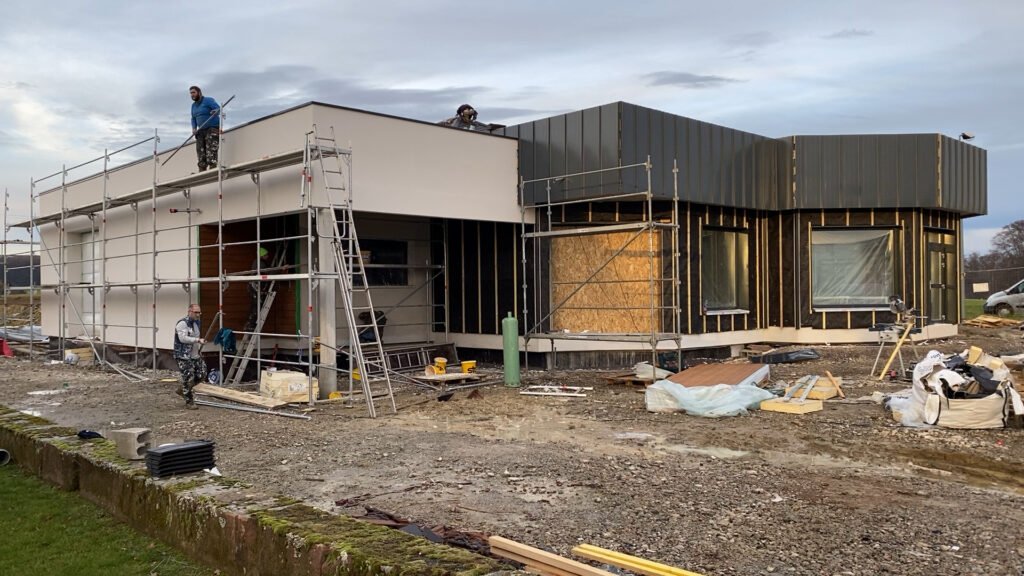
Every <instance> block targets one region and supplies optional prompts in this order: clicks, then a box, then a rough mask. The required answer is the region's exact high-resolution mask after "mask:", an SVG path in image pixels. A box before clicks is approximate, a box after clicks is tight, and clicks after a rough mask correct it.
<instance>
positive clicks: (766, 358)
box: [750, 348, 820, 364]
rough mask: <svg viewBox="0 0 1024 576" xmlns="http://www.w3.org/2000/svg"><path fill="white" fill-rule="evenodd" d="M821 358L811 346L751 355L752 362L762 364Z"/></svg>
mask: <svg viewBox="0 0 1024 576" xmlns="http://www.w3.org/2000/svg"><path fill="white" fill-rule="evenodd" d="M818 358H820V356H818V352H817V351H815V350H812V349H810V348H804V349H802V350H791V351H789V352H772V353H768V354H762V355H761V356H751V357H750V361H751V362H759V363H761V364H788V363H790V362H802V361H804V360H817V359H818Z"/></svg>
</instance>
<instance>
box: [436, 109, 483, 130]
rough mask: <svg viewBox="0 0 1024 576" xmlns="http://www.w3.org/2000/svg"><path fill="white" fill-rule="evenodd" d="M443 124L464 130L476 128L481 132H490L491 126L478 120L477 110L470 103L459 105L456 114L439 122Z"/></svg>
mask: <svg viewBox="0 0 1024 576" xmlns="http://www.w3.org/2000/svg"><path fill="white" fill-rule="evenodd" d="M438 124H440V125H441V126H447V127H449V128H460V129H462V130H476V131H479V132H490V131H491V128H490V126H488V125H487V124H484V123H483V122H477V121H476V110H474V109H473V107H472V106H470V105H469V104H463V105H462V106H459V109H458V110H456V111H455V116H454V117H452V118H448V119H447V120H442V121H440V122H438Z"/></svg>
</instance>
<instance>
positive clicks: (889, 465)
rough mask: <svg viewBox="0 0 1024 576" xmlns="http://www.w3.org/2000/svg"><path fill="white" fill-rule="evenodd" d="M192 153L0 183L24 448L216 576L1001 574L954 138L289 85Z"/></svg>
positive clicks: (1022, 379) (1006, 445)
mask: <svg viewBox="0 0 1024 576" xmlns="http://www.w3.org/2000/svg"><path fill="white" fill-rule="evenodd" d="M230 102H231V99H228V100H227V101H226V102H225V104H224V106H223V107H222V108H221V110H220V114H221V115H222V123H221V124H220V125H221V126H224V124H223V114H224V109H230ZM473 120H474V122H475V116H474V118H473ZM481 126H484V125H481ZM218 150H219V155H218V157H217V162H216V166H214V167H213V169H209V170H200V171H198V172H197V171H195V168H194V161H195V160H194V158H195V151H194V150H193V144H192V143H191V142H190V141H189V140H186V142H185V144H183V145H182V146H179V147H177V148H175V147H173V146H168V145H166V143H163V142H161V137H160V135H159V133H155V132H154V134H153V136H151V137H149V138H147V139H144V140H141V141H139V142H136V143H133V144H131V145H129V146H126V147H120V148H118V149H117V150H104V151H103V152H102V154H100V155H98V156H97V157H96V158H95V159H93V160H91V161H88V162H85V163H82V164H79V165H75V166H63V167H61V169H60V170H59V171H56V172H53V173H51V174H49V175H43V176H40V177H39V178H35V179H33V180H32V182H31V183H30V185H29V187H28V189H27V190H25V191H24V195H25V197H27V198H28V205H29V207H30V210H31V213H30V214H29V217H28V219H18V218H11V217H9V209H8V200H9V198H10V195H11V193H13V194H15V195H17V194H18V193H19V192H18V191H11V192H9V193H7V194H6V195H5V202H4V213H3V220H4V226H3V230H4V237H3V243H4V248H5V251H4V262H3V268H4V272H3V273H4V282H3V286H4V291H3V306H4V313H3V331H2V333H0V341H2V342H3V356H4V357H2V358H0V367H2V371H3V375H4V376H3V378H2V379H3V386H0V452H2V453H6V454H8V457H9V458H10V460H11V461H12V462H13V463H15V464H18V465H20V466H23V467H25V468H26V469H30V470H32V471H33V472H35V473H37V474H38V475H40V476H42V477H44V478H46V479H48V480H49V481H51V482H52V483H55V484H57V485H59V486H61V487H62V488H66V489H70V490H79V491H81V492H82V494H83V496H84V497H86V498H87V499H90V500H93V501H95V502H97V503H98V504H100V505H101V506H102V507H104V508H106V509H108V510H109V511H110V512H111V513H112V514H113V515H114V516H115V517H119V518H120V519H122V520H123V521H125V522H127V523H128V524H130V525H132V526H134V527H135V528H137V529H139V530H141V531H143V532H146V533H149V534H151V535H153V536H155V537H158V538H160V539H163V540H165V541H167V542H168V543H169V544H172V545H174V546H177V547H178V548H181V549H182V550H183V551H184V552H185V553H186V554H188V555H189V556H191V557H193V558H195V559H197V560H199V561H201V562H203V563H204V564H207V565H209V566H210V567H212V568H216V569H219V570H220V571H221V573H223V574H243V573H244V574H355V573H359V574H369V573H372V574H386V573H393V570H395V569H397V570H398V571H399V572H401V573H406V574H413V573H416V574H419V573H423V574H455V573H459V574H487V573H493V572H497V571H501V570H513V569H524V570H526V571H528V572H532V573H539V574H551V575H564V574H588V575H591V576H598V575H603V574H609V573H616V574H622V573H636V574H649V575H658V576H660V575H662V574H674V575H685V574H704V575H712V574H716V575H717V574H766V573H780V574H844V575H845V574H852V575H861V574H864V575H868V574H908V575H913V574H921V575H925V574H1008V575H1009V574H1021V573H1022V572H1021V571H1022V570H1024V541H1022V540H1021V538H1020V536H1019V534H1020V528H1019V527H1020V525H1021V524H1022V522H1024V512H1022V510H1024V505H1022V504H1024V422H1022V418H1024V405H1022V403H1021V398H1020V390H1021V389H1022V388H1021V385H1022V383H1024V371H1022V369H1024V342H1022V332H1021V331H1020V322H1019V321H1018V320H1014V319H1010V318H999V317H982V318H983V319H982V320H971V319H969V318H968V317H967V315H966V313H965V311H964V305H963V298H964V290H963V286H962V281H961V279H962V277H963V258H962V253H963V220H964V219H966V218H970V217H972V216H977V215H981V214H984V213H985V212H986V210H987V196H986V195H987V176H986V173H987V168H986V153H985V151H984V150H983V149H981V148H978V147H976V146H973V145H972V144H970V143H968V142H965V141H962V140H958V139H955V138H950V137H947V136H944V135H941V134H885V135H824V136H820V135H815V136H799V135H798V136H788V137H784V138H770V137H766V136H761V135H758V134H752V133H749V132H743V131H740V130H735V129H732V128H726V127H722V126H717V125H714V124H710V123H707V122H702V121H699V120H694V119H691V118H686V117H682V116H677V115H674V114H670V113H667V112H662V111H658V110H653V109H649V108H644V107H641V106H636V105H633V104H629V103H625V102H616V103H612V104H607V105H604V106H600V107H595V108H589V109H585V110H580V111H577V112H571V113H566V114H560V115H557V116H552V117H548V118H542V119H538V120H534V121H531V122H527V123H524V124H519V125H514V126H498V125H486V128H485V129H474V124H472V123H471V124H470V125H469V129H458V128H453V127H449V126H439V125H436V124H431V123H426V122H420V121H416V120H410V119H407V118H399V117H394V116H388V115H382V114H377V113H373V112H369V111H364V110H356V109H352V108H346V107H341V106H336V105H331V104H325V103H319V102H310V103H308V104H304V105H302V106H298V107H295V108H290V109H287V110H283V111H281V112H278V113H276V114H273V115H270V116H266V117H263V118H260V119H257V120H253V121H251V122H249V123H246V124H242V125H240V126H234V127H231V128H230V129H226V130H224V131H222V132H221V133H220V135H219V147H218ZM140 151H145V152H144V153H142V152H140ZM125 158H129V159H127V160H126V159H125ZM11 230H17V231H23V234H25V235H27V237H28V239H27V240H25V239H22V240H14V239H12V238H11V237H9V236H8V233H9V231H11ZM11 246H18V250H17V254H18V255H19V257H20V259H19V260H17V261H14V259H13V258H12V259H11V260H10V261H9V254H10V253H11V250H8V248H10V247H11ZM23 254H26V255H27V258H25V257H23V256H22V255H23ZM15 273H20V274H22V275H23V276H26V277H27V280H22V281H20V282H15V283H11V282H9V281H8V277H9V275H10V274H15ZM190 305H198V306H201V307H202V308H203V312H204V315H203V316H202V317H201V320H200V321H199V322H200V324H199V327H198V330H199V333H200V334H202V336H203V340H204V341H205V342H203V343H202V346H201V350H200V354H201V359H202V362H203V363H204V365H205V369H204V374H203V378H202V380H203V383H202V384H198V385H197V386H195V387H194V391H195V393H196V398H197V399H196V400H195V404H196V405H197V406H198V409H197V410H194V411H186V406H185V404H184V403H183V402H182V398H181V397H180V396H179V395H176V394H175V392H180V389H181V383H180V375H179V372H178V366H177V365H176V364H175V353H174V348H175V341H176V337H175V331H176V325H177V324H179V322H180V321H181V320H182V318H183V317H186V319H187V316H188V314H189V313H190ZM968 320H970V323H969V324H965V322H967V321H968ZM33 431H35V432H33ZM75 431H95V432H96V433H97V435H98V436H100V438H91V439H90V438H86V437H84V436H82V435H81V434H80V433H79V434H78V435H77V436H78V438H75V436H76V434H75ZM5 443H6V445H5ZM198 444H202V446H201V449H202V450H204V451H206V450H213V452H212V453H207V452H204V453H203V454H204V455H203V458H202V459H201V460H202V464H201V466H200V465H199V464H197V462H199V460H196V459H195V458H196V456H194V455H193V456H187V455H185V453H184V452H182V453H181V454H179V455H177V456H176V455H175V454H174V449H175V446H180V447H182V449H183V450H184V449H186V448H192V447H195V446H198ZM214 446H215V448H213V447H214ZM55 450H56V451H58V452H59V454H60V455H53V454H51V452H53V451H55ZM115 454H116V455H115ZM147 454H148V455H147ZM161 457H164V464H166V465H167V466H170V468H163V469H162V468H161V467H160V466H161V464H160V462H159V459H160V458H161ZM214 458H215V460H214ZM188 463H191V464H193V466H192V467H191V468H189V467H188V466H185V464H188ZM214 464H215V466H216V469H215V471H214V472H213V473H211V472H210V470H211V469H212V468H213V465H214ZM179 465H181V466H184V467H176V466H179ZM167 470H170V472H168V471H167ZM101 480H102V481H101ZM161 510H163V511H164V512H160V511H161ZM167 510H172V511H173V513H171V512H166V511H167ZM182 518H185V519H196V520H194V521H193V520H182ZM350 519H355V520H357V521H358V522H354V523H350ZM218 522H219V528H218ZM366 525H370V526H373V529H374V530H376V531H374V532H366V531H365V530H369V529H365V528H364V526H366ZM378 532H379V533H378ZM275 537H279V538H278V540H280V541H278V540H274V538H275ZM256 542H259V543H260V546H265V550H264V549H263V548H261V547H260V546H256V545H255V543H256ZM426 542H430V543H429V544H427V543H426ZM413 550H414V551H415V554H412V555H411V556H410V552H409V551H413ZM413 557H414V558H413ZM624 571H625V572H624Z"/></svg>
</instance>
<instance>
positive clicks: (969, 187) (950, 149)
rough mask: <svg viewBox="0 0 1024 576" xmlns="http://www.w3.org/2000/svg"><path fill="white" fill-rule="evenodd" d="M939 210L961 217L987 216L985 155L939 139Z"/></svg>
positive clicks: (965, 146)
mask: <svg viewBox="0 0 1024 576" xmlns="http://www.w3.org/2000/svg"><path fill="white" fill-rule="evenodd" d="M940 139H941V146H942V167H941V170H942V202H943V204H942V207H943V208H946V209H949V210H953V211H957V212H963V213H965V214H972V215H973V214H985V213H986V212H987V203H988V193H987V188H986V184H987V170H988V167H987V163H986V155H987V152H986V151H985V150H983V149H981V148H978V147H977V146H973V145H971V144H969V143H967V142H962V141H960V140H957V139H955V138H949V137H947V136H941V137H940Z"/></svg>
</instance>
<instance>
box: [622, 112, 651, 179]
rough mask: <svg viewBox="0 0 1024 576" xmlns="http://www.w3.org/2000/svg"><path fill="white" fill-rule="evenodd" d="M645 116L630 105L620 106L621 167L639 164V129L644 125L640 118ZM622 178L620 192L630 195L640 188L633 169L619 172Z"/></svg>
mask: <svg viewBox="0 0 1024 576" xmlns="http://www.w3.org/2000/svg"><path fill="white" fill-rule="evenodd" d="M643 115H646V111H645V110H641V109H638V108H637V107H636V106H633V105H632V104H623V105H622V116H621V117H620V118H621V121H622V131H621V133H620V136H619V138H620V141H621V143H622V165H623V166H628V165H630V164H635V163H637V162H640V159H639V158H640V153H639V147H640V146H641V145H642V144H641V143H640V142H639V128H638V126H639V125H640V124H646V119H645V118H642V117H641V116H643ZM620 172H621V176H622V191H623V192H624V193H632V192H636V191H638V190H642V188H640V187H638V185H639V179H638V177H637V171H636V170H635V169H629V170H620Z"/></svg>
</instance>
